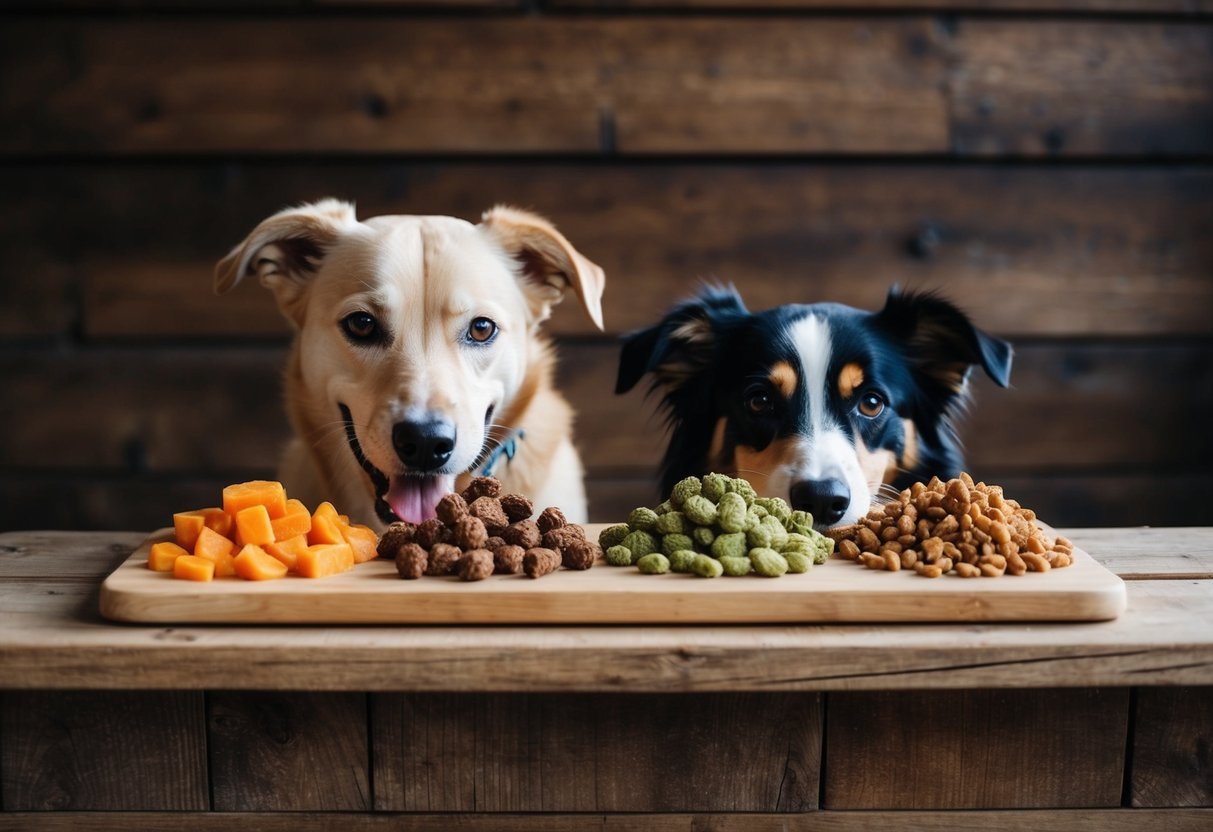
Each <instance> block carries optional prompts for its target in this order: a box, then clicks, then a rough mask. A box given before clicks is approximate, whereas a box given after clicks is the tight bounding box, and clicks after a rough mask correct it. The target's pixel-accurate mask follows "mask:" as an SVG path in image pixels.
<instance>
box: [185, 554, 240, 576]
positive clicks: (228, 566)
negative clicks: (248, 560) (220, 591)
mask: <svg viewBox="0 0 1213 832" xmlns="http://www.w3.org/2000/svg"><path fill="white" fill-rule="evenodd" d="M195 557H200V558H204V559H205V560H209V561H210V562H211V563H213V564H215V577H216V578H230V577H231V576H232V575H235V574H236V563H235V561H236V559H235V558H234V557H232V553H231V552H230V551H229V552H203V553H202V554H201V555H195Z"/></svg>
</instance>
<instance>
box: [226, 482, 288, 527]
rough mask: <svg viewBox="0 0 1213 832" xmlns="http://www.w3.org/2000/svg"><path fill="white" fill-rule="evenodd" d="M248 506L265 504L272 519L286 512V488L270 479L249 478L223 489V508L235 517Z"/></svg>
mask: <svg viewBox="0 0 1213 832" xmlns="http://www.w3.org/2000/svg"><path fill="white" fill-rule="evenodd" d="M249 506H265V509H266V511H267V512H268V513H269V515H270V519H271V520H274V519H277V518H279V517H281V516H282V515H284V514H286V489H285V488H283V487H282V483H280V482H273V481H271V480H250V481H249V482H241V483H236V484H234V485H229V486H227V487H226V488H224V489H223V510H224V511H226V512H227V513H228V514H229V515H230V516H231V517H233V518H235V517H236V515H237V514H239V513H240V512H241V511H243V510H244V509H246V508H248V507H249Z"/></svg>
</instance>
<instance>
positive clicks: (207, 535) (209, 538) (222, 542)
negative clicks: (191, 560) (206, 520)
mask: <svg viewBox="0 0 1213 832" xmlns="http://www.w3.org/2000/svg"><path fill="white" fill-rule="evenodd" d="M234 548H236V544H235V543H233V542H232V541H231V540H229V539H228V538H226V537H224V536H223V535H221V534H219V532H217V531H214V530H213V529H209V528H207V527H206V526H203V527H202V531H200V532H199V533H198V539H197V540H196V541H195V542H194V552H193V553H194V554H195V555H197V556H198V557H209V558H211V559H212V560H215V559H217V558H218V556H219V555H230V554H231V553H232V549H234Z"/></svg>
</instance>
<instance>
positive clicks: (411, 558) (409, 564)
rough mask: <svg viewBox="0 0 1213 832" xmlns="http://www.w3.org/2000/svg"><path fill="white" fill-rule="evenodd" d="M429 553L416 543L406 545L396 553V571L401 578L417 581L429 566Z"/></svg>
mask: <svg viewBox="0 0 1213 832" xmlns="http://www.w3.org/2000/svg"><path fill="white" fill-rule="evenodd" d="M429 560H430V556H429V553H428V552H426V551H425V549H422V548H421V547H420V546H418V545H417V544H416V543H405V544H403V545H402V546H400V547H399V549H398V550H397V552H396V571H397V572H399V573H400V577H402V578H407V579H408V580H410V581H412V580H416V579H417V578H420V577H421V576H422V575H424V574H425V570H426V567H427V566H428V565H429Z"/></svg>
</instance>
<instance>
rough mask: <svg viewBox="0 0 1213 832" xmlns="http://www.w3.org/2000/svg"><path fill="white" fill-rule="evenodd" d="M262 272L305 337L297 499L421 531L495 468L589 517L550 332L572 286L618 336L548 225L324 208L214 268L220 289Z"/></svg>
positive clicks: (291, 487) (261, 228) (580, 264)
mask: <svg viewBox="0 0 1213 832" xmlns="http://www.w3.org/2000/svg"><path fill="white" fill-rule="evenodd" d="M253 274H255V275H257V277H258V278H259V279H260V281H261V284H262V285H263V286H265V287H267V288H268V289H270V290H271V291H272V292H273V293H274V295H275V297H276V299H277V301H278V306H279V308H280V309H281V310H282V313H283V314H284V315H285V316H286V318H287V320H289V321H290V322H291V323H292V324H293V325H294V328H295V338H294V343H293V345H292V348H291V354H290V360H289V362H288V364H287V368H286V403H287V411H288V414H289V415H290V419H291V424H292V426H293V427H294V430H295V438H294V439H293V440H292V441H291V443H290V445H289V446H288V448H287V450H286V454H285V456H284V458H283V460H282V465H281V469H280V471H279V476H280V478H281V479H282V481H283V482H284V484H285V485H286V486H287V489H288V493H290V494H292V495H293V496H296V497H299V498H300V499H302V500H303V501H304V502H305V503H307V504H308V505H316V504H317V503H319V502H320V501H322V500H329V501H332V502H333V503H334V504H335V505H336V506H337V507H338V508H339V509H340V510H341V511H343V512H348V513H349V514H350V515H351V517H353V518H355V519H356V520H359V521H362V522H369V523H375V521H376V520H378V521H379V524H380V525H382V524H386V523H390V522H392V521H393V520H395V519H397V518H399V519H403V520H408V521H411V522H414V523H419V522H421V521H422V520H425V519H426V518H429V517H433V516H434V507H435V504H436V503H437V501H438V500H439V498H441V497H442V495H443V494H445V493H447V492H449V491H452V490H454V489H455V488H462V487H463V483H464V482H466V480H467V479H468V478H470V477H471V476H472V475H475V474H479V473H487V472H489V471H491V472H492V474H493V475H494V476H496V477H497V478H499V479H500V480H501V481H502V486H503V488H504V489H506V490H507V491H517V492H520V493H523V494H526V495H528V496H529V497H531V498H532V499H533V500H534V501H535V503H536V506H537V507H542V506H548V505H558V506H560V507H561V508H562V509H563V510H564V512H565V514H566V515H568V516H569V518H570V519H574V520H582V521H584V519H585V516H586V501H585V490H584V486H583V484H582V473H583V472H582V467H581V461H580V459H579V458H578V456H577V452H576V450H575V449H574V447H573V442H572V434H571V429H572V410H571V409H570V407H569V405H568V403H567V402H566V401H565V400H564V399H563V398H562V397H561V396H560V395H559V394H558V393H556V392H555V390H554V389H553V386H552V375H553V370H554V365H555V358H554V356H553V352H552V347H551V345H550V343H549V342H548V341H547V339H546V338H544V337H543V336H542V335H541V334H540V332H539V325H540V324H541V323H542V322H543V321H544V320H545V319H546V318H547V317H548V316H549V314H550V313H551V308H552V305H553V304H555V303H557V302H559V301H560V299H561V297H562V296H563V294H564V292H565V290H566V289H567V288H569V287H572V289H573V290H574V291H575V292H576V293H577V295H578V297H579V298H580V299H581V303H582V306H584V308H585V312H586V314H587V315H589V317H590V319H591V320H592V321H593V322H594V324H595V325H596V326H597V327H598V328H599V329H601V328H602V307H601V298H602V291H603V283H604V277H603V273H602V269H600V268H599V267H598V266H596V265H594V264H593V263H591V262H590V261H589V260H587V259H586V258H585V257H583V256H582V255H581V254H579V253H578V252H577V251H576V250H575V249H574V248H573V247H572V245H570V244H569V242H568V241H567V240H566V239H565V238H564V237H562V236H561V235H560V234H559V233H558V232H557V231H556V229H555V228H554V227H553V226H552V225H551V224H550V223H548V222H547V221H546V220H544V219H543V218H542V217H539V216H536V215H535V214H531V213H528V212H526V211H520V210H517V209H514V208H507V207H497V208H494V209H492V210H490V211H488V212H486V213H485V215H484V216H483V218H482V221H481V223H480V224H479V225H472V224H471V223H469V222H465V221H464V220H460V219H455V218H453V217H441V216H383V217H373V218H371V219H367V220H362V221H360V220H358V219H357V218H356V217H355V215H354V207H353V206H352V205H350V204H348V203H345V202H340V201H337V200H324V201H321V202H317V203H314V204H310V205H303V206H300V207H298V208H288V209H287V210H284V211H281V212H280V213H277V214H275V215H273V216H272V217H269V218H268V219H266V220H264V221H263V222H262V223H261V224H260V225H258V226H257V227H256V228H255V229H253V231H252V233H251V234H249V236H248V238H247V239H246V240H245V241H244V242H242V243H240V244H239V245H238V246H236V247H235V248H234V249H233V250H232V252H231V253H230V254H228V255H227V257H225V258H223V259H222V260H220V261H219V263H218V265H217V266H216V267H215V290H216V292H219V293H223V292H226V291H228V290H229V289H231V288H232V287H233V286H235V285H236V284H237V283H238V282H240V280H241V279H242V278H244V277H245V276H246V275H253Z"/></svg>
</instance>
